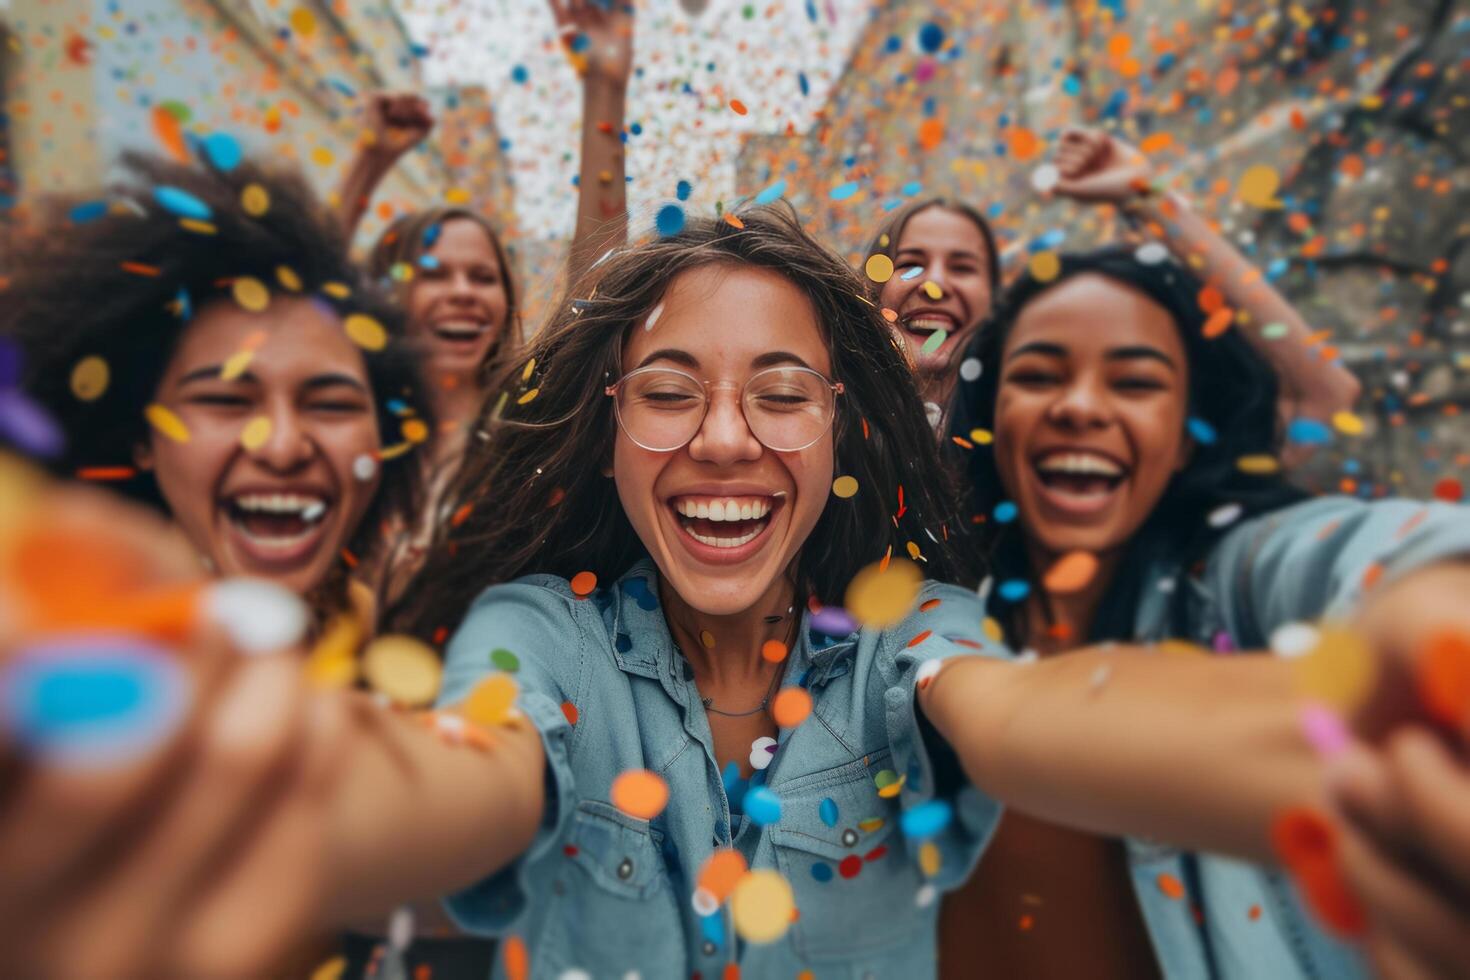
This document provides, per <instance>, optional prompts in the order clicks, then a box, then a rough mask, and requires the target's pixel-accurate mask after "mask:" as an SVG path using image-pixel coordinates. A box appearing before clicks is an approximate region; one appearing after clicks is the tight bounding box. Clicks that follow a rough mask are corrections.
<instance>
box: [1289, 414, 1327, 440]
mask: <svg viewBox="0 0 1470 980" xmlns="http://www.w3.org/2000/svg"><path fill="white" fill-rule="evenodd" d="M1286 439H1287V441H1288V442H1293V443H1296V444H1297V445H1300V446H1325V445H1327V444H1328V443H1329V442H1331V441H1332V428H1331V427H1330V426H1328V425H1327V423H1326V422H1323V421H1321V420H1319V419H1309V418H1297V419H1292V420H1291V423H1290V424H1289V425H1287V427H1286Z"/></svg>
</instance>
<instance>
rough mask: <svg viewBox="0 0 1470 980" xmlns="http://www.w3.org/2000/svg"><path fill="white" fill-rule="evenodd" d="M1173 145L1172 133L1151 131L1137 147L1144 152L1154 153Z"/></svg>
mask: <svg viewBox="0 0 1470 980" xmlns="http://www.w3.org/2000/svg"><path fill="white" fill-rule="evenodd" d="M1173 145H1174V134H1173V133H1153V134H1151V135H1150V136H1149V137H1148V138H1147V139H1145V140H1144V141H1143V142H1142V143H1140V144H1138V148H1139V149H1140V150H1142V151H1143V152H1144V153H1148V154H1154V153H1158V152H1160V151H1163V150H1167V149H1168V148H1169V147H1171V146H1173Z"/></svg>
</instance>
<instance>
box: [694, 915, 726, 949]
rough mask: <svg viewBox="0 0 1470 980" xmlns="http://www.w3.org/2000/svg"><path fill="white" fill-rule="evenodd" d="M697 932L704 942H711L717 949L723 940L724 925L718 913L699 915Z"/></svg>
mask: <svg viewBox="0 0 1470 980" xmlns="http://www.w3.org/2000/svg"><path fill="white" fill-rule="evenodd" d="M699 932H700V935H701V936H703V937H704V939H705V941H706V942H709V943H711V944H713V945H714V947H715V949H719V948H720V946H721V945H722V944H723V943H724V941H725V926H724V923H722V922H721V921H720V913H719V912H716V913H715V914H714V915H702V916H700V917H699Z"/></svg>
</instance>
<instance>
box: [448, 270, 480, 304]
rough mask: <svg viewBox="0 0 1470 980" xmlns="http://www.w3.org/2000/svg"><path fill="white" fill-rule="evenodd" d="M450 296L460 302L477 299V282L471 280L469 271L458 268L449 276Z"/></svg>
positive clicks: (471, 301) (469, 301)
mask: <svg viewBox="0 0 1470 980" xmlns="http://www.w3.org/2000/svg"><path fill="white" fill-rule="evenodd" d="M449 298H450V299H451V300H454V301H456V302H459V303H473V302H474V301H475V284H474V283H472V282H471V281H470V274H469V273H468V272H466V271H464V270H463V269H456V270H455V271H454V273H453V275H451V276H450V277H449Z"/></svg>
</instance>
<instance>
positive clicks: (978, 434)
mask: <svg viewBox="0 0 1470 980" xmlns="http://www.w3.org/2000/svg"><path fill="white" fill-rule="evenodd" d="M970 441H971V442H973V443H974V444H975V445H977V446H988V445H990V444H991V443H992V442H994V441H995V435H994V433H992V432H991V431H990V430H989V429H971V430H970Z"/></svg>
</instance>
